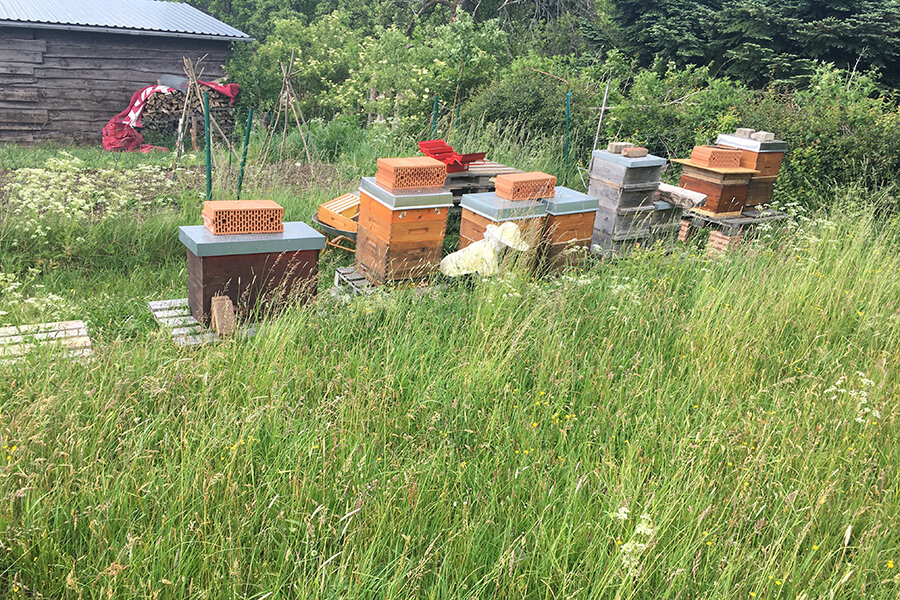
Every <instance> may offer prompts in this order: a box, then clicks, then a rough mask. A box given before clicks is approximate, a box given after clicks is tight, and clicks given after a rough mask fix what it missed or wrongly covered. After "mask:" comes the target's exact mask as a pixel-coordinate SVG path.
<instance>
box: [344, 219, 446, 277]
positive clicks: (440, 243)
mask: <svg viewBox="0 0 900 600" xmlns="http://www.w3.org/2000/svg"><path fill="white" fill-rule="evenodd" d="M443 248H444V240H443V239H440V240H430V241H424V242H421V241H420V242H401V243H393V244H389V243H387V242H385V241H384V240H383V239H381V238H379V237H378V236H376V235H373V234H372V233H371V232H370V231H369V230H368V229H367V228H366V227H364V226H362V225H360V226H359V228H358V229H357V230H356V266H357V268H359V270H360V271H362V273H363V274H364V275H365V276H366V277H367V278H368V279H370V280H372V281H374V282H375V283H379V284H384V283H388V282H391V281H402V280H405V279H416V278H419V277H425V276H427V275H429V274H431V273H432V272H434V270H435V269H436V268H437V266H438V265H439V264H440V262H441V257H442V255H443Z"/></svg>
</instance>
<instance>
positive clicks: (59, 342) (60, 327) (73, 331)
mask: <svg viewBox="0 0 900 600" xmlns="http://www.w3.org/2000/svg"><path fill="white" fill-rule="evenodd" d="M42 349H46V350H49V351H51V352H53V353H54V354H55V355H58V356H61V357H63V358H74V359H77V358H87V357H89V356H91V338H90V337H88V333H87V328H86V327H85V325H84V321H62V322H59V323H40V324H37V325H17V326H11V327H0V364H3V363H13V362H17V361H20V360H23V359H24V358H25V356H26V355H27V354H28V353H30V352H33V351H35V350H42Z"/></svg>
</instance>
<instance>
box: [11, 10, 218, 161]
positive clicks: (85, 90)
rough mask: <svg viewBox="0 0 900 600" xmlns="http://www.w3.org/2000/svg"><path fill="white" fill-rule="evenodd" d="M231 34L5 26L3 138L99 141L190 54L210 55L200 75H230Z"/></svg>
mask: <svg viewBox="0 0 900 600" xmlns="http://www.w3.org/2000/svg"><path fill="white" fill-rule="evenodd" d="M229 49H230V45H229V42H227V41H216V40H196V39H189V38H174V37H163V36H156V35H127V34H115V33H103V32H98V33H94V32H82V31H62V30H60V31H55V30H47V29H37V28H34V29H31V28H24V27H0V142H24V143H28V142H41V141H48V140H53V141H64V142H76V143H90V144H99V143H100V138H101V133H100V132H101V130H102V129H103V126H104V125H106V123H107V121H109V119H110V118H111V117H113V116H114V115H116V114H118V113H119V112H121V111H123V110H124V109H125V108H127V106H128V101H129V100H130V99H131V96H132V94H134V92H136V91H137V90H139V89H140V88H142V87H145V86H148V85H153V84H155V83H156V82H157V79H158V78H159V77H160V76H161V75H178V76H182V77H183V76H184V69H183V64H184V63H183V61H182V57H187V58H190V59H191V60H194V61H196V60H197V59H199V58H201V57H203V56H206V58H204V59H203V62H202V63H200V66H201V67H202V69H203V73H202V75H200V74H199V73H198V75H200V78H201V79H203V80H210V79H215V78H217V77H221V76H222V75H224V72H223V70H222V65H223V64H224V63H225V61H226V60H227V59H228V56H229Z"/></svg>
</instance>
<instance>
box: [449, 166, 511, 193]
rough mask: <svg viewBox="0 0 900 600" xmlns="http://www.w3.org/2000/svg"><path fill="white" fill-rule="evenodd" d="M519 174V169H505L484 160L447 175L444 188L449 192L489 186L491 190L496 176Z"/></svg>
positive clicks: (505, 167)
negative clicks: (466, 168)
mask: <svg viewBox="0 0 900 600" xmlns="http://www.w3.org/2000/svg"><path fill="white" fill-rule="evenodd" d="M521 172H522V171H521V170H520V169H516V168H515V167H507V166H506V165H503V164H500V163H498V162H494V161H492V160H486V161H484V162H480V163H473V164H470V165H469V169H468V170H467V171H457V172H456V173H447V181H446V182H444V188H445V189H447V190H449V191H451V192H452V191H454V190H455V189H456V188H465V187H471V186H478V187H485V186H490V187H491V188H492V189H493V185H494V180H496V178H497V175H503V174H505V173H521Z"/></svg>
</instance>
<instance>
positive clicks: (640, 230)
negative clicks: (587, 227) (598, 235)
mask: <svg viewBox="0 0 900 600" xmlns="http://www.w3.org/2000/svg"><path fill="white" fill-rule="evenodd" d="M654 212H655V209H654V208H653V206H646V207H641V208H633V209H627V210H609V209H607V208H604V207H600V208H599V209H598V210H597V214H596V217H595V219H594V225H593V229H594V230H595V231H602V232H604V233H607V234H610V235H613V236H623V235H624V236H629V237H642V236H648V235H650V223H651V219H652V215H653V213H654Z"/></svg>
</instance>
